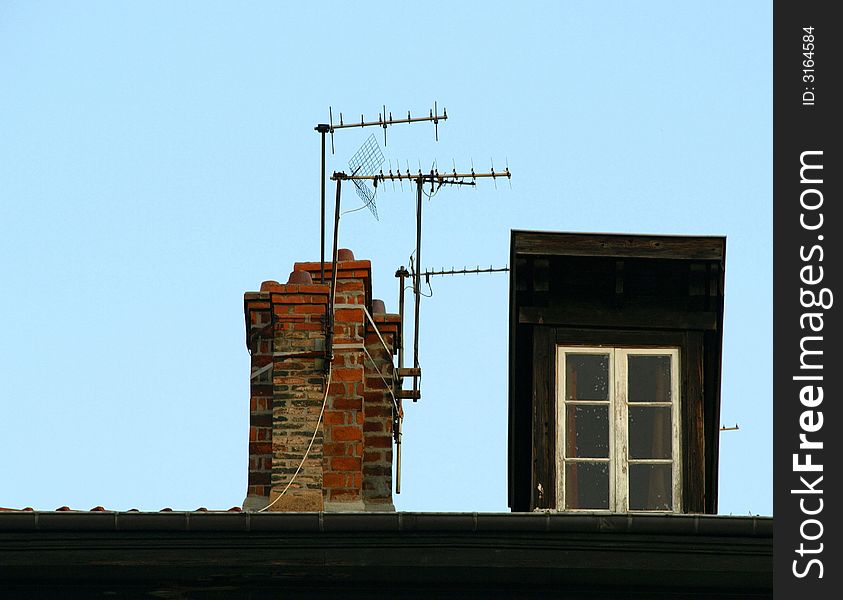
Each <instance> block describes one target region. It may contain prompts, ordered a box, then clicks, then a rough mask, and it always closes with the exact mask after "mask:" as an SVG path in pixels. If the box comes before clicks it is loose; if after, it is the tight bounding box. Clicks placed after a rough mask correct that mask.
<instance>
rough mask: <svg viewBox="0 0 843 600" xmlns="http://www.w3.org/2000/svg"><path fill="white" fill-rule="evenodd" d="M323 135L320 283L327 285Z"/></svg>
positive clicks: (323, 149)
mask: <svg viewBox="0 0 843 600" xmlns="http://www.w3.org/2000/svg"><path fill="white" fill-rule="evenodd" d="M321 134H322V177H321V180H320V181H321V184H322V185H321V187H322V195H321V197H322V229H321V233H322V235H321V236H320V237H319V283H325V131H324V130H323V131H321Z"/></svg>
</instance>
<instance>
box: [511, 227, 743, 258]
mask: <svg viewBox="0 0 843 600" xmlns="http://www.w3.org/2000/svg"><path fill="white" fill-rule="evenodd" d="M512 243H513V246H514V247H515V253H516V254H546V255H566V256H617V257H630V258H633V257H634V258H673V259H686V260H723V257H724V255H725V248H726V238H725V237H721V236H707V237H701V236H693V237H692V236H687V237H685V236H666V235H623V234H611V233H604V234H592V233H588V234H583V233H555V232H542V231H513V232H512Z"/></svg>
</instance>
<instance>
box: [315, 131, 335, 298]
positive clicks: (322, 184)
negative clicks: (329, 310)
mask: <svg viewBox="0 0 843 600" xmlns="http://www.w3.org/2000/svg"><path fill="white" fill-rule="evenodd" d="M313 129H315V130H316V131H318V132H319V133H320V134H321V135H322V177H321V179H320V183H319V185H320V188H321V194H320V196H319V197H320V200H321V202H320V206H321V207H322V211H321V213H320V214H321V219H320V223H321V227H320V229H319V234H320V235H319V283H325V134H326V133H328V132H329V131H330V130H331V127H330V125H327V124H325V123H320V124H319V125H317V126H316V127H314V128H313Z"/></svg>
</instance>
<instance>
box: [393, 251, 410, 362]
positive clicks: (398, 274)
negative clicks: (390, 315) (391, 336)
mask: <svg viewBox="0 0 843 600" xmlns="http://www.w3.org/2000/svg"><path fill="white" fill-rule="evenodd" d="M409 274H410V273H409V271H407V269H405V268H404V265H401V268H400V269H398V271H396V272H395V276H396V277H398V278H399V279H398V281H399V287H398V327H399V330H398V337H399V344H398V368H399V369H403V368H404V279H405V278H406V277H407V275H409Z"/></svg>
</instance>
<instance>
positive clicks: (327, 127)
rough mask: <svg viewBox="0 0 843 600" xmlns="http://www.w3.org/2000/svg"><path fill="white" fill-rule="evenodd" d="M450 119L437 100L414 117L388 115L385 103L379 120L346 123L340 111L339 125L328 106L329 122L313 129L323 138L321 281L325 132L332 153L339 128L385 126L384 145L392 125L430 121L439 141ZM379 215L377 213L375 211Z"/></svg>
mask: <svg viewBox="0 0 843 600" xmlns="http://www.w3.org/2000/svg"><path fill="white" fill-rule="evenodd" d="M447 119H448V111H447V110H446V109H444V108H443V109H442V114H441V115H440V114H439V109H438V107H437V104H436V102H434V103H433V108H432V109H431V110H430V113H429V114H428V115H426V116H422V117H413V116H412V115H411V114H410V111H407V118H406V119H394V118H392V112H389V116H388V117H387V111H386V105H385V104H384V105H383V112H381V113H379V114H378V120H377V121H366V120H365V119H364V118H363V115H360V122H359V123H357V122H355V123H345V122H343V118H342V113H340V122H339V125H334V115H333V110H332V109H331V107H330V106H329V107H328V122H327V123H319V124H318V125H316V127H314V128H313V129H314V130H315V131H316V132H318V133H319V134H320V136H321V138H322V171H321V177H320V200H321V202H320V206H321V212H320V223H321V228H320V237H319V244H320V246H319V265H320V266H319V283H325V134H328V133H330V134H331V154H333V153H334V132H335V131H336V130H338V129H350V128H353V127H375V126H377V127H381V128H383V145H384V146H386V129H387V127H389V126H390V125H398V124H400V123H420V122H424V121H430V122H432V123H433V128H434V136H435V138H436V141H437V142H438V141H439V121H445V120H447ZM360 193H361V192H360V188H358V194H360ZM375 216H376V217H377V213H375Z"/></svg>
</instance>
